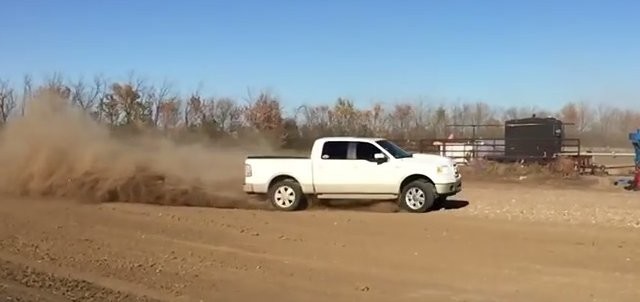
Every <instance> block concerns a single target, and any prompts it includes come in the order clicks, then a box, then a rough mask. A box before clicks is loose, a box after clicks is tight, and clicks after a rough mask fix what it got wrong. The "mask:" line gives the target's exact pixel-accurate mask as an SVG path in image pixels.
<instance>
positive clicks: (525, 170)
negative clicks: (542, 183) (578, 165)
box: [461, 158, 580, 180]
mask: <svg viewBox="0 0 640 302" xmlns="http://www.w3.org/2000/svg"><path fill="white" fill-rule="evenodd" d="M461 170H462V173H464V175H465V177H468V178H470V179H482V180H486V179H495V180H524V179H530V180H549V179H571V180H575V179H577V178H579V177H580V176H579V175H578V173H577V171H576V170H575V169H574V164H573V162H572V161H571V160H569V159H566V158H559V159H557V160H555V161H553V162H551V163H549V164H546V165H545V164H537V163H531V164H521V163H498V162H494V161H486V160H474V161H472V162H471V163H470V164H469V165H468V166H463V167H462V168H461Z"/></svg>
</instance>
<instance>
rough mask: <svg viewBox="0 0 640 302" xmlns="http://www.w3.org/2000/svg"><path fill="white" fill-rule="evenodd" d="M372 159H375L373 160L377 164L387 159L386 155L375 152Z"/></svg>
mask: <svg viewBox="0 0 640 302" xmlns="http://www.w3.org/2000/svg"><path fill="white" fill-rule="evenodd" d="M373 159H374V160H375V162H377V163H378V164H381V163H384V162H386V161H387V157H386V156H384V154H382V153H376V154H374V155H373Z"/></svg>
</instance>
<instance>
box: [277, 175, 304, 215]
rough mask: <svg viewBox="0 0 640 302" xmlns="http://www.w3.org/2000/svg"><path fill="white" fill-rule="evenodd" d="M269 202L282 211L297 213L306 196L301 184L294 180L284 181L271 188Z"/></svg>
mask: <svg viewBox="0 0 640 302" xmlns="http://www.w3.org/2000/svg"><path fill="white" fill-rule="evenodd" d="M269 201H270V202H271V204H272V205H273V206H275V207H276V208H277V209H278V210H281V211H295V210H298V209H300V208H301V206H302V203H303V201H304V195H303V193H302V188H300V184H298V182H296V181H295V180H293V179H284V180H281V181H278V182H276V183H274V184H273V185H272V186H271V187H270V188H269Z"/></svg>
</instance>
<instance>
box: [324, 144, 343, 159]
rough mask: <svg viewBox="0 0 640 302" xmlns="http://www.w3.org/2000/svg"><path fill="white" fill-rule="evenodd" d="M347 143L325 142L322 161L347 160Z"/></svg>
mask: <svg viewBox="0 0 640 302" xmlns="http://www.w3.org/2000/svg"><path fill="white" fill-rule="evenodd" d="M348 147H349V143H348V142H325V143H324V146H322V159H347V149H348Z"/></svg>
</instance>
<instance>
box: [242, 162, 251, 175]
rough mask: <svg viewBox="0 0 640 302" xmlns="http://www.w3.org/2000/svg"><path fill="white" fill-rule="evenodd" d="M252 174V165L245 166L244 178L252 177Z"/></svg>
mask: <svg viewBox="0 0 640 302" xmlns="http://www.w3.org/2000/svg"><path fill="white" fill-rule="evenodd" d="M251 175H252V173H251V165H249V164H245V165H244V176H245V177H251Z"/></svg>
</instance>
